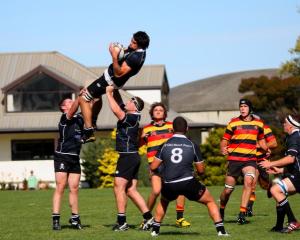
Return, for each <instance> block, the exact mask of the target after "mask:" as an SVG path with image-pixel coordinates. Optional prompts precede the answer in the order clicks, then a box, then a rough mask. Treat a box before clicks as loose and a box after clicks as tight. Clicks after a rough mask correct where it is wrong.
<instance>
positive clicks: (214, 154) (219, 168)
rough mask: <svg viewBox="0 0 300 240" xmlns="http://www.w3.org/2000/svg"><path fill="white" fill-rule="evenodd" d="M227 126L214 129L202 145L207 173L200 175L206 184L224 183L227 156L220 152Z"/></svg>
mask: <svg viewBox="0 0 300 240" xmlns="http://www.w3.org/2000/svg"><path fill="white" fill-rule="evenodd" d="M224 131H225V128H216V129H214V130H212V131H211V132H210V134H209V136H208V138H207V140H206V142H205V143H204V144H202V145H200V148H201V153H202V157H203V159H204V160H205V166H206V167H205V173H204V174H202V175H201V176H199V179H200V181H201V182H203V183H204V184H205V185H207V186H210V185H223V184H224V180H225V173H226V164H227V160H226V157H225V156H223V155H221V153H220V141H221V139H222V137H223V134H224Z"/></svg>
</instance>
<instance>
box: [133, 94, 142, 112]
mask: <svg viewBox="0 0 300 240" xmlns="http://www.w3.org/2000/svg"><path fill="white" fill-rule="evenodd" d="M134 98H135V100H136V101H137V105H136V108H137V110H138V111H139V112H141V111H142V110H143V109H144V101H143V99H141V98H140V97H134Z"/></svg>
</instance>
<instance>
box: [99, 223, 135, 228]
mask: <svg viewBox="0 0 300 240" xmlns="http://www.w3.org/2000/svg"><path fill="white" fill-rule="evenodd" d="M115 225H116V224H115V223H114V224H105V225H102V226H104V227H107V228H113V227H114V226H115ZM128 226H129V228H130V229H139V227H137V226H136V225H130V224H128Z"/></svg>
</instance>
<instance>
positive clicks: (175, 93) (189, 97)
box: [169, 69, 278, 112]
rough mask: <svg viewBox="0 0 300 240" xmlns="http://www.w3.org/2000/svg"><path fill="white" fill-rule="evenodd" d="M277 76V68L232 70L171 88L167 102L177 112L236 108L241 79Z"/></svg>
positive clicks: (240, 94) (241, 95)
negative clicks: (232, 71)
mask: <svg viewBox="0 0 300 240" xmlns="http://www.w3.org/2000/svg"><path fill="white" fill-rule="evenodd" d="M262 75H264V76H268V77H271V76H278V69H262V70H252V71H243V72H234V73H229V74H223V75H218V76H214V77H210V78H205V79H202V80H198V81H193V82H190V83H187V84H183V85H180V86H177V87H174V88H171V90H170V95H169V104H170V107H171V108H172V109H174V110H175V111H177V112H202V111H220V110H223V111H231V110H237V109H238V101H239V99H240V98H242V97H243V95H244V94H242V93H239V91H238V88H239V85H240V83H241V80H242V79H244V78H250V77H259V76H262Z"/></svg>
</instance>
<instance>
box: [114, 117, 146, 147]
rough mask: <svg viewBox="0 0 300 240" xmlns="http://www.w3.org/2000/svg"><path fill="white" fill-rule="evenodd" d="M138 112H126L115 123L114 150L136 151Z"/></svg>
mask: <svg viewBox="0 0 300 240" xmlns="http://www.w3.org/2000/svg"><path fill="white" fill-rule="evenodd" d="M140 119H141V114H140V113H131V114H128V113H126V115H125V117H124V119H122V120H119V121H118V123H117V137H116V150H117V151H118V152H120V153H130V152H137V151H138V149H139V146H138V132H139V121H140Z"/></svg>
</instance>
